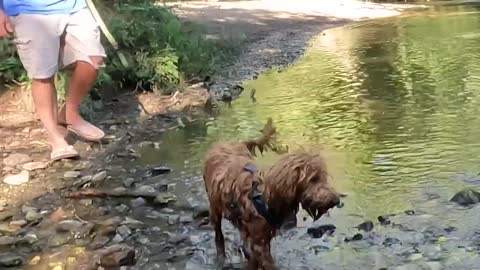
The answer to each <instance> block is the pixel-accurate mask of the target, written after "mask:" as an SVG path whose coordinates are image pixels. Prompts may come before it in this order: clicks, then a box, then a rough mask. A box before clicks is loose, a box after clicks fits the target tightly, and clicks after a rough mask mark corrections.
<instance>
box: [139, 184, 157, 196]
mask: <svg viewBox="0 0 480 270" xmlns="http://www.w3.org/2000/svg"><path fill="white" fill-rule="evenodd" d="M155 193H157V190H156V189H155V188H154V187H152V186H147V185H144V186H139V187H138V188H136V189H135V194H138V195H139V196H143V195H145V196H147V197H148V196H151V195H152V194H155Z"/></svg>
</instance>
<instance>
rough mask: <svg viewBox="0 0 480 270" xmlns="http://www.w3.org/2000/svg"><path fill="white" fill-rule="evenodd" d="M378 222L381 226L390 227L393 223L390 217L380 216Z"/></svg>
mask: <svg viewBox="0 0 480 270" xmlns="http://www.w3.org/2000/svg"><path fill="white" fill-rule="evenodd" d="M378 222H380V224H381V225H384V226H385V225H390V224H391V223H392V222H391V221H390V218H389V217H388V216H379V217H378Z"/></svg>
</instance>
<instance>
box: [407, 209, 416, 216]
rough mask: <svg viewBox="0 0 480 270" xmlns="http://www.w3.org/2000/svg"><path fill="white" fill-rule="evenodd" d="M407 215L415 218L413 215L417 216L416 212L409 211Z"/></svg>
mask: <svg viewBox="0 0 480 270" xmlns="http://www.w3.org/2000/svg"><path fill="white" fill-rule="evenodd" d="M405 214H406V215H408V216H413V215H415V211H413V210H407V211H405Z"/></svg>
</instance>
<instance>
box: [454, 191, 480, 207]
mask: <svg viewBox="0 0 480 270" xmlns="http://www.w3.org/2000/svg"><path fill="white" fill-rule="evenodd" d="M450 201H452V202H456V203H458V204H459V205H461V206H467V205H471V204H476V203H479V202H480V192H478V191H475V190H473V189H465V190H462V191H460V192H458V193H457V194H455V195H454V196H453V197H452V198H451V199H450Z"/></svg>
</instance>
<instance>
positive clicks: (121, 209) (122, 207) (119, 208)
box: [115, 204, 129, 214]
mask: <svg viewBox="0 0 480 270" xmlns="http://www.w3.org/2000/svg"><path fill="white" fill-rule="evenodd" d="M128 209H129V208H128V206H126V205H125V204H120V205H118V206H117V207H115V210H117V211H118V212H120V213H122V214H124V213H126V212H128Z"/></svg>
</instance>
